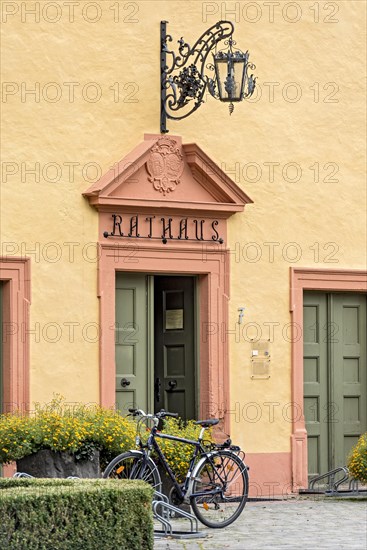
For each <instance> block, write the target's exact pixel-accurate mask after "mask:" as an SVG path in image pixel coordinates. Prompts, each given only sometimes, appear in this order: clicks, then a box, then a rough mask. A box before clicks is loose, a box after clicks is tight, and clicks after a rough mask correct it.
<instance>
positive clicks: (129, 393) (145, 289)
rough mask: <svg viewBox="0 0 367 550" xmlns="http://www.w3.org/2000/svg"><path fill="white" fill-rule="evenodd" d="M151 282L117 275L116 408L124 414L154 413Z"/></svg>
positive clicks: (143, 276) (134, 275) (136, 276)
mask: <svg viewBox="0 0 367 550" xmlns="http://www.w3.org/2000/svg"><path fill="white" fill-rule="evenodd" d="M149 281H150V278H149V277H147V275H146V274H140V273H132V274H129V273H123V272H122V273H118V274H117V275H116V325H115V364H116V405H117V407H118V409H119V410H121V412H123V413H124V414H126V413H127V411H128V409H129V408H130V407H137V408H141V409H143V410H145V412H152V411H150V408H151V405H152V403H151V393H152V391H151V388H152V376H151V369H150V363H151V361H150V354H149V347H148V341H149V340H148V335H149V331H150V326H149V325H150V323H149V315H148V297H149Z"/></svg>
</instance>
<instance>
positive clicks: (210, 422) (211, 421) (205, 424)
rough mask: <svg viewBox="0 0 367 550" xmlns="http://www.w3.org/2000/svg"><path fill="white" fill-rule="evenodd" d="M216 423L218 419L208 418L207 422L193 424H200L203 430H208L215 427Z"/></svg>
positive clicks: (199, 421) (200, 421)
mask: <svg viewBox="0 0 367 550" xmlns="http://www.w3.org/2000/svg"><path fill="white" fill-rule="evenodd" d="M218 422H219V419H218V418H209V419H208V420H198V421H197V422H194V424H200V426H202V427H203V428H209V426H215V425H216V424H218Z"/></svg>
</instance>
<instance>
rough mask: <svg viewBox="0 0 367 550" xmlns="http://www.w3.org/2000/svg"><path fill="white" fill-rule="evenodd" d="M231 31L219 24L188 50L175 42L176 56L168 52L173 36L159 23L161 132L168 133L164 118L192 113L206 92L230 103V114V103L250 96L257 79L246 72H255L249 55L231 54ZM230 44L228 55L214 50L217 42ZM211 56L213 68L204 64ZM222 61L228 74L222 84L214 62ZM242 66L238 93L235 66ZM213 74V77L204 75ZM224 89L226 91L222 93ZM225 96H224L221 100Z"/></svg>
mask: <svg viewBox="0 0 367 550" xmlns="http://www.w3.org/2000/svg"><path fill="white" fill-rule="evenodd" d="M233 32H234V26H233V23H231V22H230V21H219V22H218V23H216V24H215V25H213V26H212V27H210V28H209V29H208V30H206V31H205V32H204V33H203V34H202V35H201V36H200V38H199V39H198V40H197V41H196V42H195V44H194V45H193V47H190V45H189V44H187V42H185V41H184V39H183V38H180V40H178V44H179V47H178V55H176V53H175V52H174V51H173V50H171V49H169V44H168V43H169V42H172V36H171V35H169V34H167V21H161V133H162V134H165V133H167V132H168V129H167V118H169V119H172V120H182V119H183V118H186V117H188V116H189V115H191V114H192V113H193V112H195V111H196V110H197V109H198V108H199V107H200V105H201V104H202V103H203V102H204V95H205V93H206V91H207V90H208V91H209V93H210V94H211V95H212V96H213V97H214V98H215V99H219V100H221V101H229V102H230V109H229V112H230V113H232V111H233V103H232V101H242V99H244V98H245V97H250V96H251V95H252V93H253V92H254V89H255V83H256V78H253V75H251V76H249V75H248V73H247V71H248V69H255V65H253V64H251V63H249V61H248V57H249V54H248V52H246V53H245V54H244V53H243V52H241V51H240V50H236V51H235V52H233V44H235V42H234V40H233V39H232V35H233ZM223 40H224V44H227V45H229V49H228V52H223V51H220V52H218V53H215V54H214V53H213V52H214V50H216V46H217V44H218V42H220V41H223ZM211 52H212V53H213V60H214V65H213V64H212V63H207V57H208V55H209V54H210V53H211ZM223 61H225V63H226V64H227V65H226V67H227V75H226V78H225V82H220V80H219V79H220V76H219V70H218V67H217V63H220V62H222V63H223ZM239 62H240V63H242V67H243V69H242V74H241V76H240V82H239V86H240V91H239V92H238V93H237V95H236V94H235V92H234V90H235V88H236V87H237V88H238V83H236V82H235V76H234V65H235V64H236V63H239ZM207 71H212V75H209V74H207ZM224 90H225V92H224ZM224 94H225V97H224Z"/></svg>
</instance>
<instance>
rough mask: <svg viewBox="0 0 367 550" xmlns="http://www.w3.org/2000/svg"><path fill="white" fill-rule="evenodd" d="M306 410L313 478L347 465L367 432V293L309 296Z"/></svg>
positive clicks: (306, 299) (306, 298)
mask: <svg viewBox="0 0 367 550" xmlns="http://www.w3.org/2000/svg"><path fill="white" fill-rule="evenodd" d="M303 321H304V409H305V419H306V429H307V434H308V441H307V442H308V471H309V475H310V477H313V476H315V475H318V474H320V473H325V472H327V471H328V470H331V469H333V468H336V467H338V466H344V465H346V462H347V456H348V454H349V451H350V449H351V447H352V446H353V445H354V444H355V443H356V441H357V439H358V437H359V435H360V434H361V433H363V432H365V431H366V430H367V361H366V296H365V295H363V294H353V293H335V294H326V293H320V292H307V293H305V295H304V319H303Z"/></svg>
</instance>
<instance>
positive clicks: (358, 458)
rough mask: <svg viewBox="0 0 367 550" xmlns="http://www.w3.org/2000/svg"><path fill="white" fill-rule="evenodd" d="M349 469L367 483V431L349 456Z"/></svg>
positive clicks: (354, 475) (352, 474)
mask: <svg viewBox="0 0 367 550" xmlns="http://www.w3.org/2000/svg"><path fill="white" fill-rule="evenodd" d="M348 469H349V472H350V474H351V476H352V477H353V478H354V479H358V480H359V481H362V482H365V483H367V432H366V433H365V434H363V435H361V437H360V438H359V439H358V442H357V444H356V445H355V446H354V447H353V449H352V451H351V453H350V455H349V458H348Z"/></svg>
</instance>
